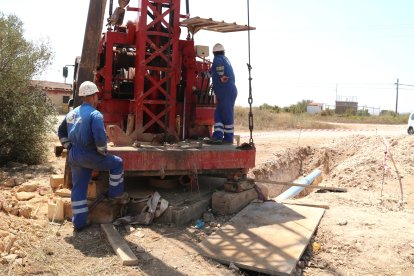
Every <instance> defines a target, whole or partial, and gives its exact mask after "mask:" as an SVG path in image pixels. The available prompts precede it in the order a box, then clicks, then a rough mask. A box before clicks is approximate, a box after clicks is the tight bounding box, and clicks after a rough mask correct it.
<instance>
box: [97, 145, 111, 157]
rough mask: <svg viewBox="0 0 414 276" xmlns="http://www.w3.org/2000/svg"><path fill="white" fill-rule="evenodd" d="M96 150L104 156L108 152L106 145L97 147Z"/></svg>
mask: <svg viewBox="0 0 414 276" xmlns="http://www.w3.org/2000/svg"><path fill="white" fill-rule="evenodd" d="M96 150H97V151H98V153H99V154H101V155H103V156H106V155H107V154H108V150H107V148H106V147H97V148H96Z"/></svg>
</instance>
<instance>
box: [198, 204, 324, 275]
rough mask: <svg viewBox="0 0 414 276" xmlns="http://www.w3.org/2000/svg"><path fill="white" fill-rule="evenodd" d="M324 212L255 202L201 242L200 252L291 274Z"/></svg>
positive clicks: (255, 268) (240, 264) (248, 266)
mask: <svg viewBox="0 0 414 276" xmlns="http://www.w3.org/2000/svg"><path fill="white" fill-rule="evenodd" d="M324 212H325V210H324V209H322V208H312V207H306V206H296V205H284V204H280V203H277V202H271V201H268V202H263V203H251V204H250V205H248V206H247V207H246V208H244V209H243V210H242V211H241V212H240V213H238V214H237V215H236V216H234V217H233V218H232V219H231V220H230V221H229V222H228V223H227V224H226V225H224V226H223V227H222V228H221V229H220V230H218V231H217V232H216V233H214V234H212V235H211V236H209V237H208V238H207V239H205V240H204V241H203V242H201V243H200V244H199V252H200V254H202V255H204V256H207V257H210V258H212V259H215V260H217V261H219V262H221V263H225V264H229V263H231V262H233V263H234V264H235V265H236V266H238V267H241V268H245V269H249V270H253V271H258V272H262V273H268V274H272V275H274V274H276V275H291V273H293V271H294V269H295V267H296V263H297V262H298V260H299V259H300V257H301V255H302V254H303V252H304V251H305V249H306V246H307V245H308V243H309V241H310V239H311V237H312V235H313V233H314V232H315V229H316V227H317V226H318V224H319V221H320V220H321V218H322V215H323V213H324Z"/></svg>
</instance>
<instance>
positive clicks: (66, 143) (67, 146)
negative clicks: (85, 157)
mask: <svg viewBox="0 0 414 276" xmlns="http://www.w3.org/2000/svg"><path fill="white" fill-rule="evenodd" d="M60 143H61V144H62V146H63V147H64V148H65V149H67V150H70V148H71V147H72V143H71V142H70V140H69V139H68V138H67V137H62V138H60Z"/></svg>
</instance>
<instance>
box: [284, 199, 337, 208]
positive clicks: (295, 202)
mask: <svg viewBox="0 0 414 276" xmlns="http://www.w3.org/2000/svg"><path fill="white" fill-rule="evenodd" d="M280 203H282V204H291V205H301V206H308V207H317V208H323V209H329V205H328V204H326V203H317V202H310V201H309V202H308V201H302V200H297V199H293V200H292V199H285V200H283V201H281V202H280Z"/></svg>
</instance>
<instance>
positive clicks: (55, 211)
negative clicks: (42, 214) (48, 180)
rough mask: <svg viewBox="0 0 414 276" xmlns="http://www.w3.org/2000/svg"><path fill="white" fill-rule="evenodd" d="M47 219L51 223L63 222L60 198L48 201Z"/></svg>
mask: <svg viewBox="0 0 414 276" xmlns="http://www.w3.org/2000/svg"><path fill="white" fill-rule="evenodd" d="M47 207H48V208H47V217H48V219H49V221H52V222H63V220H64V209H63V201H62V199H61V198H60V197H56V198H53V199H51V200H49V202H48V204H47Z"/></svg>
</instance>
